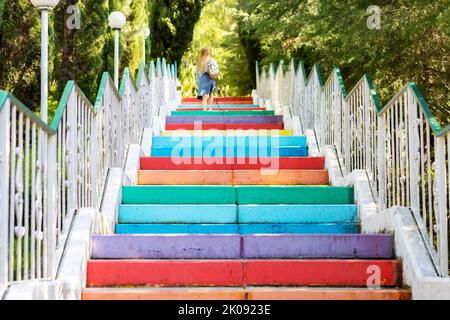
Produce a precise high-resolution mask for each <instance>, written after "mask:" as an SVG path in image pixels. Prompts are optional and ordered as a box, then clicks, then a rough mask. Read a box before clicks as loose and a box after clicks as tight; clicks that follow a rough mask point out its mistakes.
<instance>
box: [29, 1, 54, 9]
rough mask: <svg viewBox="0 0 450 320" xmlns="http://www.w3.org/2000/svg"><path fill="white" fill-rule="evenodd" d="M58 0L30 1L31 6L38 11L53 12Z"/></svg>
mask: <svg viewBox="0 0 450 320" xmlns="http://www.w3.org/2000/svg"><path fill="white" fill-rule="evenodd" d="M59 1H60V0H30V2H31V4H32V5H33V6H35V7H36V8H38V9H39V10H53V9H54V8H55V7H56V6H57V5H58V3H59Z"/></svg>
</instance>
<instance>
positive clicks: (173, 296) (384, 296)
mask: <svg viewBox="0 0 450 320" xmlns="http://www.w3.org/2000/svg"><path fill="white" fill-rule="evenodd" d="M81 298H82V300H97V301H101V300H105V301H111V300H188V301H195V300H219V301H233V300H256V301H269V300H321V301H323V300H410V299H411V290H408V289H390V288H383V289H376V290H372V289H364V288H313V287H310V288H305V287H302V288H290V287H246V288H245V289H244V288H87V289H84V290H83V292H82V296H81Z"/></svg>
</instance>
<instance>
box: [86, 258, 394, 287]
mask: <svg viewBox="0 0 450 320" xmlns="http://www.w3.org/2000/svg"><path fill="white" fill-rule="evenodd" d="M373 270H376V277H378V280H379V284H380V285H381V286H383V287H396V286H399V285H401V274H402V273H401V263H400V262H399V261H394V260H90V261H88V265H87V285H88V287H107V286H158V287H205V286H208V287H242V286H267V285H272V286H316V287H345V286H354V287H365V286H367V285H368V284H370V283H371V279H370V278H371V274H372V273H373Z"/></svg>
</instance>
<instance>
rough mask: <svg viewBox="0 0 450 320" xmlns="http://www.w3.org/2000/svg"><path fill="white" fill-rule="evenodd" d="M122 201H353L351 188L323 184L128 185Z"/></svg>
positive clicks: (213, 202) (152, 202)
mask: <svg viewBox="0 0 450 320" xmlns="http://www.w3.org/2000/svg"><path fill="white" fill-rule="evenodd" d="M122 203H123V204H134V205H137V204H240V205H245V204H353V203H354V200H353V188H351V187H326V186H323V187H322V186H131V187H123V188H122Z"/></svg>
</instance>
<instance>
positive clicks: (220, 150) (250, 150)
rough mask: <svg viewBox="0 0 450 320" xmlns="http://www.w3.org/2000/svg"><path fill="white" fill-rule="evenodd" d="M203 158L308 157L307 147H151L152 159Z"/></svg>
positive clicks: (220, 145) (187, 145) (221, 145)
mask: <svg viewBox="0 0 450 320" xmlns="http://www.w3.org/2000/svg"><path fill="white" fill-rule="evenodd" d="M197 155H198V156H204V157H223V156H227V157H260V158H264V157H306V156H308V148H307V147H294V146H290V147H275V146H255V147H249V146H233V145H227V146H224V145H223V144H219V145H214V143H213V144H212V145H210V146H203V147H201V146H200V147H194V146H193V145H192V146H191V145H189V144H186V145H182V144H180V145H179V146H177V147H173V148H171V147H169V148H158V147H152V151H151V156H152V157H164V158H165V157H174V158H184V157H191V156H197Z"/></svg>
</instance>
